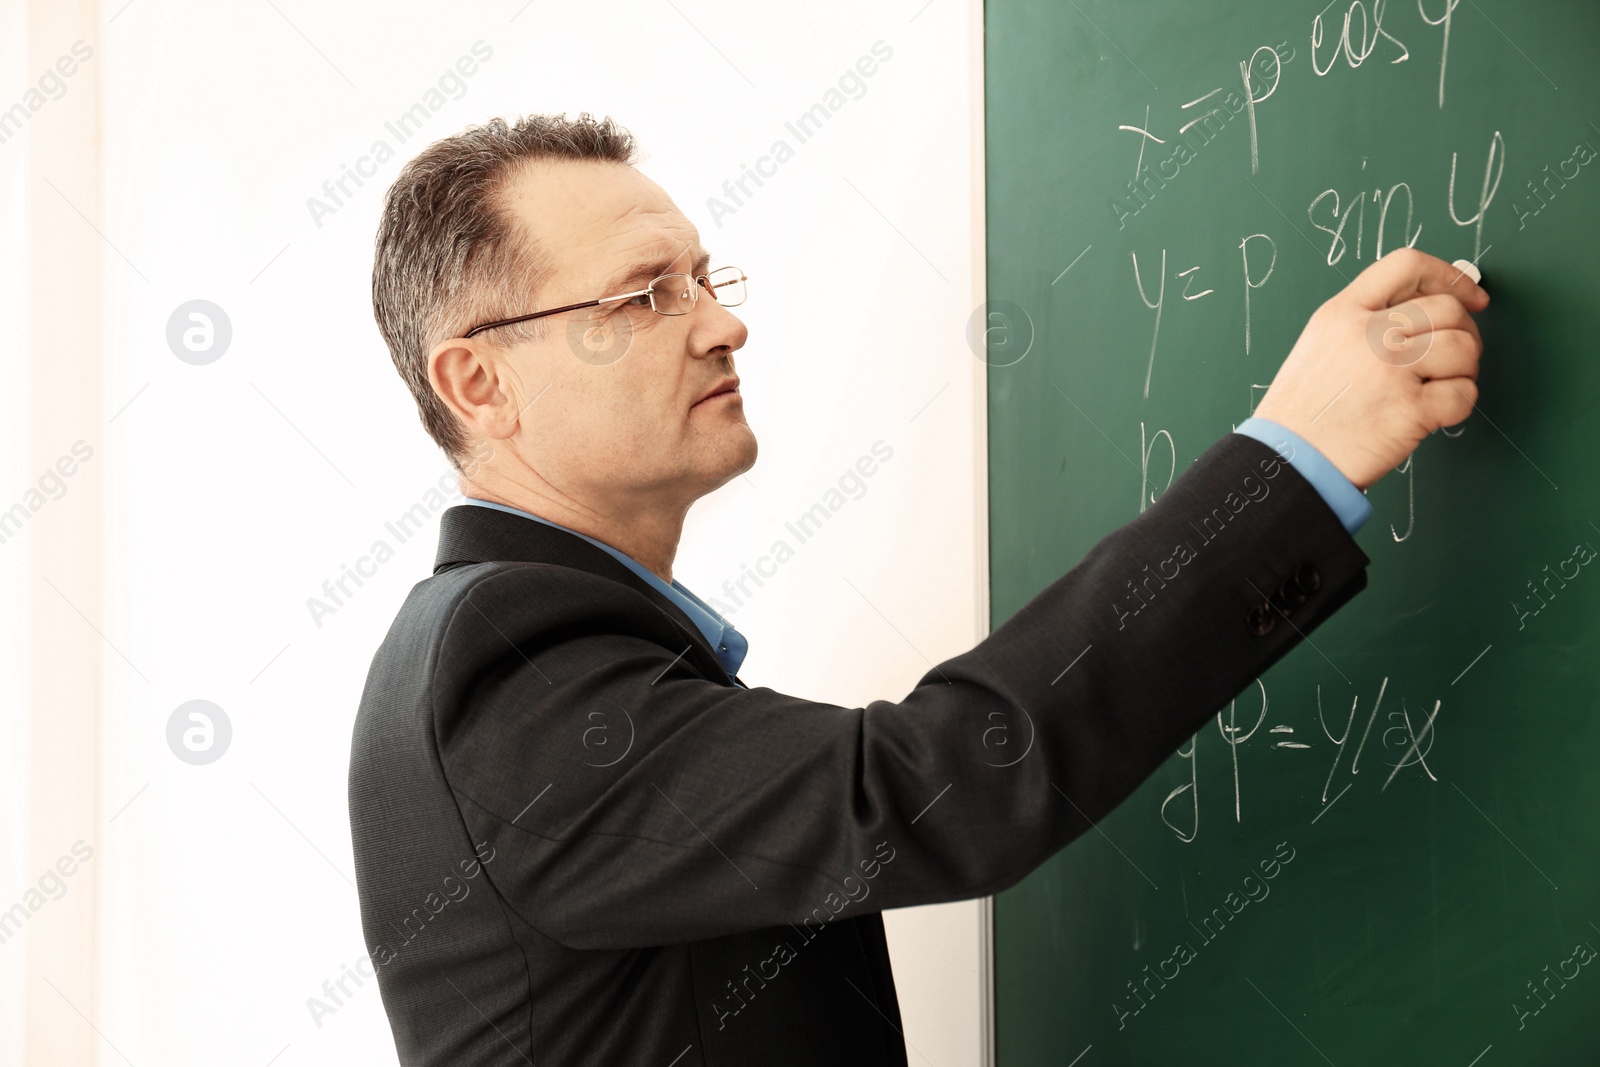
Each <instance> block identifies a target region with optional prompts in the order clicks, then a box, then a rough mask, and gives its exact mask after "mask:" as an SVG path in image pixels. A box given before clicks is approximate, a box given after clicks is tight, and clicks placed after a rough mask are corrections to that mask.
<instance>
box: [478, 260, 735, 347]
mask: <svg viewBox="0 0 1600 1067" xmlns="http://www.w3.org/2000/svg"><path fill="white" fill-rule="evenodd" d="M747 280H748V279H747V277H746V276H745V273H744V272H743V271H741V270H740V269H739V268H738V267H718V268H717V269H716V270H714V271H712V272H711V273H709V274H701V275H699V276H695V275H692V274H663V275H662V276H661V277H659V278H657V279H655V280H654V281H652V282H651V283H650V285H649V287H648V288H645V289H640V290H638V291H637V292H632V293H619V294H617V295H616V296H602V297H600V298H599V299H598V300H585V301H584V302H583V303H581V304H568V305H567V306H565V307H558V308H551V309H549V310H548V311H535V312H534V313H533V314H531V315H518V316H516V317H515V318H510V319H497V320H495V321H494V322H485V323H483V324H482V325H480V326H474V327H473V328H472V329H470V330H468V331H467V332H466V333H464V334H462V336H463V337H474V336H476V335H477V334H480V333H482V332H483V331H484V330H492V329H494V328H495V327H496V326H510V325H512V324H513V323H517V322H527V321H528V320H529V319H537V318H541V317H542V316H545V315H556V314H559V313H561V312H563V311H577V310H578V309H579V308H590V307H598V306H599V305H601V304H608V303H610V302H612V301H613V300H638V299H640V298H641V297H643V298H647V299H648V300H649V301H650V308H651V310H653V311H654V312H655V313H656V314H657V315H687V314H689V312H691V311H693V310H694V306H695V302H696V301H697V300H698V299H699V298H700V287H701V286H704V287H705V290H706V292H708V293H710V294H711V298H712V299H713V300H715V301H716V302H717V303H718V304H721V305H722V306H723V307H737V306H738V305H740V304H742V303H744V299H745V296H746V292H745V282H746V281H747ZM633 306H634V307H643V306H644V305H643V304H635V305H633Z"/></svg>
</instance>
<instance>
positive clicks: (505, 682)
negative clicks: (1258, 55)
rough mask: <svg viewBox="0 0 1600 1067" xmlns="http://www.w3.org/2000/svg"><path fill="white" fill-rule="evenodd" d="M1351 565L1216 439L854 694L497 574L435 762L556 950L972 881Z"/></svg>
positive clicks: (1128, 758)
mask: <svg viewBox="0 0 1600 1067" xmlns="http://www.w3.org/2000/svg"><path fill="white" fill-rule="evenodd" d="M1368 562H1369V561H1368V559H1367V557H1366V556H1365V555H1364V554H1363V553H1362V551H1361V550H1360V548H1359V547H1358V546H1357V545H1356V543H1355V542H1354V540H1352V539H1351V537H1350V535H1349V534H1348V533H1347V532H1346V531H1345V529H1344V527H1343V526H1342V525H1341V523H1340V521H1339V519H1338V518H1337V516H1336V515H1335V514H1334V513H1333V511H1332V510H1331V509H1330V508H1329V507H1328V505H1327V504H1326V503H1325V502H1324V501H1323V500H1322V499H1321V497H1320V496H1319V495H1318V494H1317V492H1316V490H1315V489H1313V488H1312V487H1311V486H1310V484H1309V483H1307V482H1306V480H1305V479H1304V478H1303V477H1302V476H1301V475H1300V474H1299V473H1298V472H1296V471H1295V470H1294V468H1293V467H1291V466H1290V465H1289V464H1288V463H1286V462H1283V461H1282V460H1281V459H1279V457H1278V456H1277V454H1276V453H1274V452H1273V450H1272V449H1270V448H1268V447H1267V446H1266V445H1264V444H1262V443H1261V442H1260V441H1257V440H1254V439H1252V438H1248V437H1245V436H1242V435H1238V434H1229V435H1227V436H1226V437H1224V438H1223V439H1222V440H1221V441H1219V442H1218V443H1217V444H1215V445H1213V446H1212V447H1211V448H1210V449H1209V450H1208V451H1207V452H1206V453H1205V454H1204V455H1203V456H1202V457H1201V458H1200V459H1199V460H1197V461H1196V462H1195V463H1194V464H1193V465H1192V466H1191V467H1190V469H1189V470H1188V471H1186V472H1185V473H1184V474H1183V475H1182V476H1181V477H1180V478H1178V479H1177V480H1176V481H1174V482H1173V484H1172V485H1171V486H1170V487H1169V488H1168V490H1167V492H1165V493H1164V494H1163V495H1162V496H1161V498H1160V499H1159V500H1158V501H1157V502H1156V503H1155V504H1154V505H1152V506H1151V507H1150V508H1149V509H1148V510H1146V511H1145V512H1144V513H1143V514H1141V515H1140V516H1139V517H1138V518H1136V519H1134V520H1133V521H1131V522H1129V523H1128V524H1127V525H1125V526H1123V527H1121V528H1120V529H1117V530H1115V531H1114V532H1112V533H1110V534H1108V535H1107V536H1106V537H1105V538H1104V539H1102V540H1101V541H1100V542H1098V543H1097V544H1096V545H1095V546H1094V547H1093V548H1092V549H1091V550H1090V551H1089V553H1088V554H1087V555H1086V556H1085V557H1084V558H1083V560H1082V561H1081V562H1080V563H1079V564H1078V565H1077V566H1075V567H1073V568H1072V569H1071V570H1070V571H1068V572H1067V573H1066V574H1064V575H1062V576H1061V577H1060V578H1058V579H1056V580H1055V581H1053V582H1052V583H1050V585H1048V586H1047V587H1045V588H1044V589H1043V590H1042V591H1041V592H1040V593H1039V594H1038V595H1037V596H1036V597H1034V599H1032V600H1031V601H1029V602H1028V603H1027V604H1026V605H1024V606H1023V607H1022V608H1021V609H1020V610H1019V611H1017V613H1016V614H1015V615H1014V616H1012V617H1011V618H1010V619H1009V620H1007V621H1006V622H1005V623H1004V624H1003V625H1001V626H1000V627H998V628H997V629H996V630H995V631H994V632H993V633H992V634H990V635H989V636H988V637H987V638H985V639H984V640H983V641H981V642H979V643H978V644H977V645H976V646H974V647H973V648H972V649H971V650H970V651H967V652H965V653H963V654H961V655H958V656H955V657H953V658H951V659H948V660H945V661H944V662H942V663H940V664H938V665H937V666H935V667H934V668H933V669H931V670H929V671H928V672H927V673H926V674H925V675H923V676H922V678H920V679H919V680H918V682H917V684H916V686H915V688H914V689H912V691H911V692H910V693H909V694H908V695H907V696H906V697H905V698H904V699H903V700H900V701H898V702H895V701H888V700H878V701H873V702H872V703H869V704H867V705H866V706H865V707H858V708H845V707H838V706H835V705H832V704H827V703H819V702H816V701H810V700H803V699H800V698H797V697H792V696H786V695H784V694H782V693H778V692H775V691H773V690H771V689H768V688H764V687H757V688H754V689H740V688H737V687H734V686H729V685H726V684H721V683H719V682H713V681H710V680H708V679H706V678H704V677H702V676H701V675H700V674H699V673H698V672H697V671H696V670H695V669H693V667H692V666H690V665H689V663H688V662H687V659H686V657H684V656H683V655H682V651H683V650H682V642H681V640H677V639H675V638H672V637H669V636H668V635H667V631H666V630H665V629H662V628H660V627H657V626H653V625H652V624H651V622H650V617H651V616H652V615H660V612H656V611H645V610H641V608H642V605H641V603H640V601H641V600H642V598H641V597H640V594H638V593H636V592H634V591H632V590H631V589H627V588H625V587H623V586H621V585H619V584H617V583H615V582H610V581H607V580H605V579H603V578H600V577H597V576H591V575H587V574H583V573H581V572H576V571H572V570H570V569H566V568H555V567H548V566H543V565H539V564H496V565H493V566H492V567H490V568H487V569H486V572H485V576H484V577H483V578H482V579H481V580H479V581H477V582H475V583H473V584H472V585H471V587H470V589H469V590H468V591H467V592H466V593H465V594H463V596H462V597H461V601H460V602H459V603H458V604H457V606H456V607H455V610H454V611H453V614H452V615H451V621H450V623H449V625H448V626H447V627H446V628H445V629H444V632H443V636H442V638H441V643H440V647H439V649H438V656H439V663H438V666H437V669H436V671H435V672H434V705H435V721H436V730H437V733H438V740H439V747H440V752H441V757H442V759H443V762H444V767H445V771H446V775H447V777H448V778H449V780H450V782H451V787H452V789H453V790H454V791H455V793H456V796H457V802H458V804H459V805H460V807H461V811H462V814H463V817H464V819H465V820H466V822H467V824H468V827H469V828H470V829H471V831H472V833H473V837H474V840H488V841H490V842H491V843H492V845H493V848H494V850H495V859H494V862H493V863H492V864H486V865H485V871H486V872H488V873H489V875H490V878H491V880H492V882H493V884H494V885H495V887H496V889H497V890H498V892H499V893H500V894H501V896H502V898H503V899H504V901H505V903H506V906H507V907H509V908H511V909H512V910H513V911H515V913H516V914H517V916H518V917H520V919H521V920H522V921H523V922H525V923H527V924H528V925H530V926H532V927H533V928H534V929H536V930H537V931H539V932H540V933H541V934H542V935H543V936H545V937H547V938H550V939H553V940H555V941H556V942H558V943H560V944H563V945H566V946H569V947H572V948H579V949H615V948H628V947H642V946H649V945H659V944H668V943H673V942H682V941H691V940H699V939H702V938H708V937H717V936H722V935H726V934H730V933H735V932H738V931H742V930H751V929H758V928H762V927H768V926H776V925H779V924H783V923H794V924H802V923H808V922H809V923H816V922H818V921H821V922H826V921H828V919H829V918H832V917H837V916H839V915H841V914H843V915H849V914H852V913H860V912H870V911H881V910H883V909H886V908H893V907H904V906H908V905H917V904H929V903H936V902H941V901H948V900H958V899H964V898H969V897H975V896H982V895H985V894H989V893H993V892H996V891H998V890H1001V889H1005V888H1007V887H1009V886H1011V885H1013V884H1015V883H1016V882H1018V881H1020V880H1021V879H1022V877H1023V876H1024V875H1026V874H1027V873H1028V872H1029V871H1031V870H1032V869H1033V868H1035V867H1036V866H1038V865H1039V864H1040V863H1042V862H1043V861H1044V860H1046V859H1048V858H1049V857H1050V856H1051V855H1052V854H1053V853H1055V852H1056V851H1058V850H1059V849H1061V848H1062V847H1063V846H1065V845H1066V844H1067V843H1068V842H1070V841H1071V840H1072V839H1073V838H1075V837H1077V836H1078V835H1079V834H1082V833H1084V832H1085V831H1086V830H1087V829H1089V827H1090V820H1094V821H1098V820H1099V819H1100V818H1101V817H1102V816H1104V815H1105V814H1106V813H1107V812H1109V811H1110V810H1111V809H1112V808H1114V807H1115V806H1116V805H1117V804H1118V803H1120V802H1121V801H1122V800H1123V799H1125V798H1126V797H1127V796H1128V795H1129V794H1130V793H1131V792H1132V791H1133V790H1134V789H1135V788H1136V787H1137V786H1138V785H1139V784H1140V783H1141V782H1143V781H1144V780H1145V779H1146V778H1147V777H1148V776H1149V775H1150V774H1151V773H1152V772H1153V771H1154V770H1155V769H1156V768H1157V767H1159V766H1160V765H1161V763H1162V762H1163V761H1164V760H1165V759H1166V758H1167V757H1169V756H1170V755H1171V754H1172V753H1173V752H1174V751H1175V750H1176V749H1177V747H1178V746H1180V745H1181V744H1182V743H1183V742H1184V740H1185V739H1186V738H1188V737H1189V736H1190V735H1191V734H1193V733H1194V732H1195V731H1196V730H1197V729H1199V728H1200V727H1201V726H1202V725H1203V724H1204V723H1205V721H1206V719H1207V718H1208V717H1209V716H1210V715H1212V714H1213V713H1215V712H1216V711H1217V710H1218V709H1219V708H1220V707H1222V706H1223V705H1225V704H1226V703H1227V701H1228V700H1230V699H1231V698H1233V697H1235V696H1236V695H1237V694H1238V693H1239V692H1240V691H1241V690H1242V689H1243V688H1244V687H1245V686H1247V685H1249V684H1250V683H1251V681H1252V680H1254V679H1255V678H1256V677H1257V676H1258V675H1260V674H1262V673H1263V672H1264V671H1266V669H1267V668H1268V667H1270V666H1271V665H1272V664H1273V663H1275V662H1276V661H1277V660H1278V659H1280V658H1281V657H1282V656H1283V655H1284V654H1285V653H1286V652H1287V651H1288V650H1289V649H1290V648H1292V647H1294V645H1295V644H1297V643H1298V642H1299V641H1300V640H1301V639H1302V638H1303V636H1304V635H1305V634H1308V633H1310V632H1311V631H1312V630H1313V629H1315V628H1316V626H1317V625H1318V624H1320V623H1321V622H1322V620H1324V619H1325V618H1327V617H1328V615H1329V614H1331V613H1332V612H1333V611H1335V610H1336V609H1337V608H1338V607H1339V606H1341V605H1342V604H1343V603H1344V602H1345V601H1347V600H1349V599H1350V598H1351V597H1352V596H1354V595H1355V594H1356V593H1357V592H1359V591H1360V590H1361V589H1362V588H1364V587H1365V585H1366V571H1365V567H1366V564H1367V563H1368ZM997 728H1001V729H1002V733H996V730H997ZM1001 736H1004V737H1005V738H1006V743H1005V744H1003V745H1002V744H998V743H997V739H998V738H999V737H1001Z"/></svg>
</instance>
